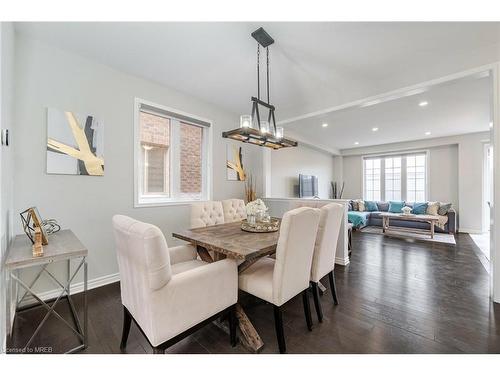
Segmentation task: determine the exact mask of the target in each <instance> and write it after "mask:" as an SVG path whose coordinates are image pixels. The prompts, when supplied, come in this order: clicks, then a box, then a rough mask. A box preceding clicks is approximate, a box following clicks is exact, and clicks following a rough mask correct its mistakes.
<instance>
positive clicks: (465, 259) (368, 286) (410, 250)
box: [10, 232, 500, 354]
mask: <svg viewBox="0 0 500 375" xmlns="http://www.w3.org/2000/svg"><path fill="white" fill-rule="evenodd" d="M456 240H457V245H456V246H450V245H446V244H435V243H434V244H433V243H428V242H418V241H408V240H404V239H401V238H393V237H384V236H382V235H377V234H370V233H360V232H354V234H353V253H352V258H351V263H350V264H349V265H348V266H346V267H340V266H337V267H336V269H335V277H336V283H337V293H338V297H339V300H340V304H339V305H338V306H334V305H333V303H332V300H331V298H329V297H330V295H329V294H328V293H327V294H325V295H324V296H322V297H321V302H322V308H323V314H324V318H323V319H324V321H323V323H322V324H319V323H318V322H317V320H316V319H315V317H313V323H314V326H313V330H312V332H308V330H307V327H306V324H305V319H304V316H303V309H302V300H301V298H300V296H299V297H298V298H294V299H292V300H291V301H290V302H289V303H287V304H285V306H284V308H283V319H284V331H285V337H286V340H287V349H288V352H289V353H500V306H499V305H498V304H493V303H491V301H490V299H489V274H488V272H487V269H486V268H485V267H484V266H483V263H482V262H483V261H484V260H482V259H479V258H478V254H480V251H479V250H478V249H477V247H476V245H475V244H474V242H473V241H472V239H471V238H470V236H468V235H465V234H459V235H457V236H456ZM323 281H324V285H328V280H327V279H325V280H323ZM241 302H242V304H243V305H244V306H245V311H246V312H247V314H248V316H249V318H250V319H251V320H252V322H253V323H254V325H255V327H256V329H257V330H258V332H259V334H260V335H261V337H262V339H263V341H264V342H265V346H264V348H263V350H262V353H277V352H278V344H277V340H276V335H275V331H274V320H273V312H272V306H271V305H269V304H267V303H264V302H262V301H258V300H256V299H255V298H254V297H251V296H249V295H247V294H245V293H241ZM75 304H76V305H77V309H79V308H81V306H82V299H81V296H78V295H77V296H75ZM57 311H58V312H59V313H60V314H61V315H63V316H65V317H69V309H68V308H67V306H65V304H64V303H61V305H60V306H58V307H57ZM42 318H43V309H42V308H34V309H31V310H29V311H26V312H24V313H23V314H21V315H19V316H18V317H17V319H16V321H15V325H14V339H13V340H12V342H11V343H10V347H16V346H21V345H22V343H24V342H25V340H27V338H28V337H29V335H30V333H31V332H32V330H33V329H34V328H35V327H36V324H37V322H38V321H40V320H41V319H42ZM121 326H122V308H121V302H120V287H119V284H118V283H115V284H110V285H106V286H104V287H101V288H97V289H93V290H91V291H89V347H88V349H87V350H86V351H85V352H86V353H120V349H119V341H120V336H121ZM76 342H77V341H76V339H75V337H74V336H73V335H72V333H71V331H70V330H69V329H68V328H67V327H64V326H63V325H61V324H60V323H59V322H58V321H57V319H55V318H51V319H49V321H47V326H46V327H45V328H44V330H42V331H41V332H40V336H39V337H37V339H36V340H35V341H34V342H33V345H37V346H44V345H52V346H53V349H54V352H63V351H65V350H67V349H68V348H70V347H71V346H72V345H75V343H76ZM126 353H152V349H151V347H150V345H149V343H148V341H147V340H146V339H145V338H144V336H143V335H142V334H141V333H140V331H139V329H138V328H137V327H135V325H134V324H132V328H131V330H130V336H129V340H128V345H127V349H126ZM167 353H191V354H195V353H196V354H202V353H235V354H236V353H247V352H246V351H245V349H244V348H243V347H242V346H241V345H237V346H236V347H235V348H232V347H231V346H230V345H229V338H228V336H227V334H226V333H225V332H224V331H223V330H221V329H220V328H219V327H217V326H216V325H213V324H212V325H208V326H206V327H204V328H202V329H201V330H199V331H198V332H196V333H194V334H193V335H191V336H189V337H187V338H186V339H184V340H182V341H181V342H179V343H177V344H176V345H174V346H173V347H171V348H169V349H168V350H167Z"/></svg>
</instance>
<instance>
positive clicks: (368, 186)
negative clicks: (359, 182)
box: [365, 159, 381, 201]
mask: <svg viewBox="0 0 500 375" xmlns="http://www.w3.org/2000/svg"><path fill="white" fill-rule="evenodd" d="M380 165H381V159H366V160H365V199H366V200H369V201H379V200H380V199H381V194H380V176H381V169H380Z"/></svg>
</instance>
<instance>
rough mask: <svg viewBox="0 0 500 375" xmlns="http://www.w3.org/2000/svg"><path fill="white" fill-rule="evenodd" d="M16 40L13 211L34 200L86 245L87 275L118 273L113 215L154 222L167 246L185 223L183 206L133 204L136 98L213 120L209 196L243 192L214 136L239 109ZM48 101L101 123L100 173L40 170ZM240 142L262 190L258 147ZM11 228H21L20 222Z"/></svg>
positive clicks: (240, 195)
mask: <svg viewBox="0 0 500 375" xmlns="http://www.w3.org/2000/svg"><path fill="white" fill-rule="evenodd" d="M16 43H17V44H16V76H15V77H16V94H15V113H16V136H15V138H14V146H15V150H16V152H15V161H16V172H15V177H14V184H15V188H16V194H15V200H14V208H15V212H20V211H21V210H23V209H25V208H26V207H29V206H32V205H35V206H37V207H38V209H39V211H40V213H41V215H42V216H43V217H44V218H54V219H56V220H58V222H59V223H60V224H61V225H62V227H63V228H71V229H72V230H73V231H74V232H75V234H76V235H77V236H78V237H79V238H80V239H81V241H82V242H83V243H84V244H85V245H86V246H87V247H88V249H89V258H88V261H89V279H90V280H92V279H97V278H100V277H105V276H107V275H113V274H115V273H117V272H118V267H117V263H116V255H115V251H114V239H113V234H112V228H111V218H112V216H113V215H115V214H125V215H130V216H132V217H134V218H136V219H138V220H143V221H146V222H150V223H153V224H155V225H157V226H158V227H159V228H160V229H161V230H162V231H163V232H164V233H165V235H166V238H167V242H168V243H169V244H170V245H171V244H173V243H174V240H173V239H172V237H171V233H172V232H174V231H178V230H182V229H186V228H187V227H188V226H189V206H188V205H177V206H169V207H155V208H139V209H134V208H133V199H134V196H133V186H134V184H133V163H134V160H133V118H134V98H135V97H139V98H142V99H146V100H149V101H152V102H155V103H159V104H162V105H165V106H168V107H172V108H176V109H179V110H181V111H184V112H187V113H191V114H194V115H198V116H201V117H204V118H207V119H210V120H212V121H213V122H214V131H213V141H214V143H213V166H214V170H213V198H214V199H216V200H218V199H224V198H233V197H234V198H243V196H244V183H243V182H236V181H227V180H226V167H225V163H226V144H227V143H228V142H234V141H229V140H226V139H223V138H222V136H221V133H222V131H223V130H228V129H231V128H234V127H236V126H238V124H239V117H238V115H235V114H230V113H227V112H225V111H222V110H220V109H218V108H216V107H214V106H212V105H210V104H207V103H204V102H202V101H199V100H196V99H195V98H192V97H190V96H187V95H185V94H183V93H180V92H177V91H174V90H171V89H169V88H166V87H163V86H160V85H157V84H155V83H152V82H150V81H146V80H144V79H140V78H137V77H134V76H131V75H127V74H124V73H121V72H119V71H116V70H114V69H111V68H109V67H106V66H104V65H100V64H97V63H94V62H92V61H90V60H87V59H84V58H81V57H79V56H77V55H74V54H70V53H67V52H64V51H62V50H59V49H55V48H52V47H49V46H47V45H44V44H42V43H39V42H36V41H33V40H30V39H26V37H24V36H19V35H18V36H17V39H16ZM241 100H247V99H246V98H241ZM47 107H54V108H58V109H61V110H72V111H76V112H78V113H83V114H87V113H88V114H93V115H95V116H96V117H97V118H99V119H100V121H102V122H103V123H104V144H105V146H104V159H105V175H104V177H89V176H62V175H47V174H46V173H45V170H46V169H45V164H46V162H45V159H46V129H47V124H46V108H47ZM241 145H243V144H241ZM243 147H244V151H243V158H244V163H245V164H246V167H247V169H248V170H249V171H250V172H251V173H253V174H254V175H256V177H257V179H258V182H259V191H261V188H260V184H261V183H262V174H261V166H262V153H261V148H259V147H256V146H251V145H243ZM15 230H16V232H17V233H20V232H21V226H20V223H18V222H16V226H15ZM43 287H44V288H53V286H52V284H47V285H44V286H43Z"/></svg>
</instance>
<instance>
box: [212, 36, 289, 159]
mask: <svg viewBox="0 0 500 375" xmlns="http://www.w3.org/2000/svg"><path fill="white" fill-rule="evenodd" d="M251 35H252V37H253V38H254V39H255V40H256V41H257V43H258V44H257V97H255V96H252V98H251V101H252V122H254V121H256V122H257V125H258V126H259V129H258V130H257V129H255V128H253V127H248V128H243V127H240V128H236V129H233V130H230V131H227V132H223V133H222V137H223V138H230V139H234V140H236V141H240V142H244V143H250V144H255V145H258V146H265V147H269V148H272V149H274V150H277V149H280V148H283V147H296V146H297V145H298V143H297V142H296V141H294V140H291V139H286V138H284V137H280V138H278V137H276V136H275V135H273V134H271V133H267V132H262V124H261V117H260V112H259V106H262V107H264V108H266V109H268V110H269V113H268V116H267V121H268V123H269V125H270V126H271V124H272V126H273V129H274V134H276V117H275V115H274V111H275V107H274V106H273V105H272V104H271V103H270V100H269V46H270V45H271V44H273V43H274V39H273V38H271V36H270V35H269V34H268V33H267V32H266V31H265V30H264V29H263V28H262V27H260V28H259V29H257V30H255V31H254V32H253V33H252V34H251ZM260 46H262V47H264V48H265V49H266V68H267V69H266V84H267V87H266V88H267V102H265V101H263V100H261V99H260Z"/></svg>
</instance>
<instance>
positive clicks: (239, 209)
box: [222, 199, 247, 223]
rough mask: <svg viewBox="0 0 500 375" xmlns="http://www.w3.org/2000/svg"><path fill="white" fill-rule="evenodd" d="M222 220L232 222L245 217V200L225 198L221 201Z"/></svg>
mask: <svg viewBox="0 0 500 375" xmlns="http://www.w3.org/2000/svg"><path fill="white" fill-rule="evenodd" d="M222 209H223V210H224V222H225V223H233V222H235V221H241V220H243V219H246V218H247V211H246V209H245V201H244V200H243V199H226V200H223V201H222Z"/></svg>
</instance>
